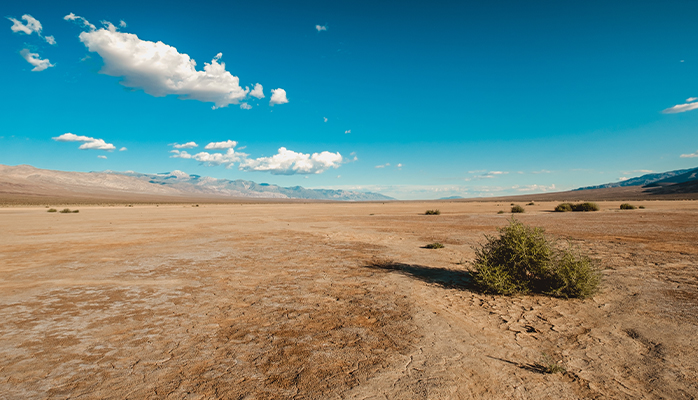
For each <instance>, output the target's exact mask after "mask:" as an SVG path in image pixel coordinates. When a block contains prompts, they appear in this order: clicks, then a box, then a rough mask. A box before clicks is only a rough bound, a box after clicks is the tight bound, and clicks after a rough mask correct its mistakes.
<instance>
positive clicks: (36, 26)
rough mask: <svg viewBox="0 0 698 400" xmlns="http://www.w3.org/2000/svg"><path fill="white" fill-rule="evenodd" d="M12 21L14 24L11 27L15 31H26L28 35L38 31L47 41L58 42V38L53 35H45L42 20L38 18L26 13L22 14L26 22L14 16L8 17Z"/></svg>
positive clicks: (51, 43) (50, 42) (52, 43)
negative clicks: (42, 32)
mask: <svg viewBox="0 0 698 400" xmlns="http://www.w3.org/2000/svg"><path fill="white" fill-rule="evenodd" d="M7 19H9V20H10V21H12V26H11V27H10V29H11V30H12V32H14V33H24V34H26V35H31V34H32V33H34V32H36V34H37V35H38V36H39V37H40V38H42V39H44V40H45V41H46V43H48V44H50V45H54V44H56V39H55V38H54V37H53V36H44V35H42V34H41V31H42V29H43V28H42V26H41V22H39V20H38V19H36V18H34V17H32V16H31V15H29V14H24V15H22V19H23V20H24V21H26V23H22V21H19V20H16V19H14V18H11V17H10V18H7Z"/></svg>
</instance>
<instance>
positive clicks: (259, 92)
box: [250, 83, 264, 99]
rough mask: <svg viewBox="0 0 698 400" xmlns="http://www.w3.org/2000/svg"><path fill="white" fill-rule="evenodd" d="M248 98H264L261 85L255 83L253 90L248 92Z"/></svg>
mask: <svg viewBox="0 0 698 400" xmlns="http://www.w3.org/2000/svg"><path fill="white" fill-rule="evenodd" d="M250 96H252V97H256V98H258V99H263V98H264V89H263V88H262V85H260V84H259V83H256V84H255V85H254V88H253V89H252V91H251V92H250Z"/></svg>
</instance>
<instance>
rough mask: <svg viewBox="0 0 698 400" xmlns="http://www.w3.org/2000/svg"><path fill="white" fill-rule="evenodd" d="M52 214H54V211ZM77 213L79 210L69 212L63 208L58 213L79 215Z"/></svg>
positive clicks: (68, 209)
mask: <svg viewBox="0 0 698 400" xmlns="http://www.w3.org/2000/svg"><path fill="white" fill-rule="evenodd" d="M49 212H51V210H49ZM53 212H55V210H54V211H53ZM79 212H80V210H75V211H71V210H70V208H64V209H62V210H61V211H59V213H62V214H70V213H79Z"/></svg>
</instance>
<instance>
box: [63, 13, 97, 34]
mask: <svg viewBox="0 0 698 400" xmlns="http://www.w3.org/2000/svg"><path fill="white" fill-rule="evenodd" d="M63 19H64V20H66V21H75V22H77V23H78V24H79V25H81V26H83V27H85V28H90V30H95V29H97V28H95V26H94V25H92V24H91V23H89V22H88V21H87V20H86V19H85V18H83V17H80V16H77V15H75V14H73V13H70V14H68V15H66V16H65V17H63Z"/></svg>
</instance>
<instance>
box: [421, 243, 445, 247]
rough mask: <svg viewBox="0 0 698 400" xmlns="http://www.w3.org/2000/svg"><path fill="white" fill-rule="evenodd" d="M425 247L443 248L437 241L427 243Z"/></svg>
mask: <svg viewBox="0 0 698 400" xmlns="http://www.w3.org/2000/svg"><path fill="white" fill-rule="evenodd" d="M424 248H425V249H443V248H444V245H443V244H441V243H439V242H434V243H429V244H428V245H426V246H424Z"/></svg>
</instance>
